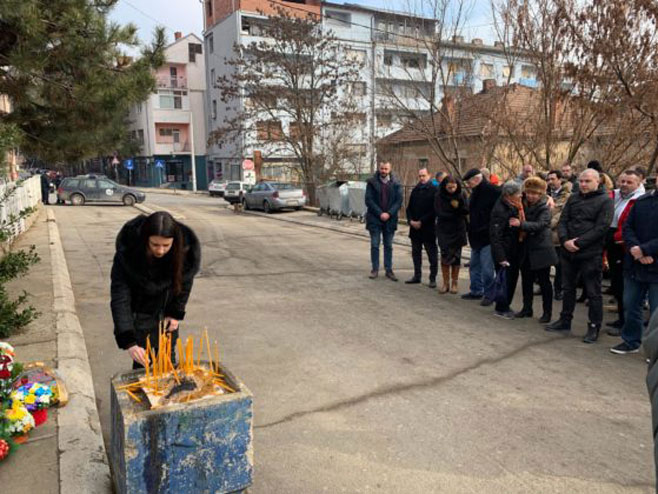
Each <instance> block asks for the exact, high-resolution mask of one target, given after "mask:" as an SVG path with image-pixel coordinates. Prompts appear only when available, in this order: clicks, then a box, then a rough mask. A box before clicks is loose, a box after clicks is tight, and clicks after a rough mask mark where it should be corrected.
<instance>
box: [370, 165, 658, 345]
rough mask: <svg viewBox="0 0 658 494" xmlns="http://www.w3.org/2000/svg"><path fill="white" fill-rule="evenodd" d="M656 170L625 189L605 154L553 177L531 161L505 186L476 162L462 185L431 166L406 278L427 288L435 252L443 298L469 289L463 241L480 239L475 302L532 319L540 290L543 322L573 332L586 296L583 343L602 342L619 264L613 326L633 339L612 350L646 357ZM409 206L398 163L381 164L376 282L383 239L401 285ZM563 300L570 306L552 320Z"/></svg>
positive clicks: (418, 189)
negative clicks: (394, 166)
mask: <svg viewBox="0 0 658 494" xmlns="http://www.w3.org/2000/svg"><path fill="white" fill-rule="evenodd" d="M645 174H646V172H645V171H644V170H643V169H642V168H641V167H636V168H631V169H628V170H625V171H624V172H623V173H621V175H619V177H618V179H617V188H615V187H614V185H612V184H613V181H612V179H611V178H610V177H609V176H608V175H607V174H606V173H604V172H603V169H602V167H601V165H600V163H599V162H597V161H592V162H590V163H589V164H588V165H587V168H586V169H585V170H584V171H583V172H582V173H580V175H578V176H576V175H574V173H573V169H572V167H571V165H570V164H569V163H565V164H564V165H563V166H562V167H561V169H555V170H551V171H549V172H548V173H546V174H545V175H543V176H541V177H540V176H538V175H536V174H535V172H534V169H533V167H532V165H528V164H526V165H525V166H524V167H523V169H522V172H521V173H520V174H519V175H518V176H516V177H514V178H513V179H511V180H508V181H507V182H505V183H504V184H503V185H502V186H496V185H493V184H492V183H491V182H490V181H489V180H488V179H487V176H490V174H489V171H488V170H482V169H477V168H473V169H471V170H469V171H467V172H466V173H465V174H464V175H463V177H462V179H461V180H460V179H458V178H457V177H453V176H451V175H446V174H445V173H441V172H440V173H439V174H437V176H436V180H432V177H431V175H430V173H429V171H428V170H427V169H426V168H423V169H421V170H419V172H418V184H417V185H416V186H415V187H414V189H413V190H412V192H411V195H410V196H409V201H408V205H407V208H406V216H407V222H408V224H409V237H410V239H411V250H412V259H413V265H414V274H413V276H412V277H411V278H410V279H409V280H407V281H406V283H408V284H418V283H421V274H422V260H423V250H425V252H426V253H427V258H428V260H429V265H430V269H429V287H430V288H435V287H437V276H438V272H439V264H440V266H441V275H442V283H441V286H440V288H439V293H447V292H450V293H457V291H458V279H459V270H460V266H461V257H462V256H461V254H462V248H463V247H464V246H465V245H467V243H468V244H469V245H470V248H471V257H470V264H469V275H470V286H469V290H468V292H467V293H465V294H464V295H462V298H463V299H466V300H477V301H479V303H480V305H482V306H491V305H494V314H495V315H496V316H499V317H502V318H505V319H510V320H511V319H519V318H531V317H533V316H534V314H535V311H534V308H533V300H534V296H535V294H536V292H535V285H538V287H539V294H541V305H542V311H541V316H540V317H539V322H540V323H542V324H544V325H545V329H546V330H547V331H553V332H566V331H570V330H571V327H572V319H573V314H574V311H575V308H576V303H577V302H578V301H579V300H580V301H584V300H586V301H587V304H588V323H587V328H586V331H585V336H584V338H583V342H585V343H594V342H596V341H597V340H598V337H599V334H600V330H601V326H602V324H603V293H602V277H603V271H604V268H605V267H608V266H609V272H610V278H611V291H610V293H611V295H613V296H614V297H615V298H616V300H617V305H618V319H617V320H616V321H614V322H611V323H609V324H608V326H609V327H610V329H609V331H608V333H609V334H610V335H612V336H621V338H622V342H621V343H620V344H618V345H616V346H615V347H613V348H612V349H611V351H612V352H613V353H617V354H627V353H635V352H637V351H638V349H639V347H640V345H641V343H642V327H643V323H644V320H643V317H642V316H643V307H644V304H645V301H646V300H647V299H648V302H649V306H650V309H651V312H653V311H655V310H656V309H657V308H658V221H656V220H655V217H654V218H652V216H651V214H652V211H651V210H652V208H656V207H658V195H657V194H656V192H655V191H654V192H652V193H649V194H647V193H646V191H645V190H644V186H643V182H644V181H645V178H646V177H645ZM462 183H463V185H464V188H465V189H468V190H469V191H470V194H469V195H468V196H467V194H466V192H465V191H463V190H462ZM402 201H403V194H402V186H401V184H400V182H399V181H398V180H397V179H396V178H395V177H394V175H393V174H392V173H391V164H390V162H383V163H381V164H380V166H379V170H378V172H377V173H376V174H375V175H374V176H373V177H372V178H371V179H370V180H369V181H368V185H367V189H366V205H367V207H368V214H367V225H366V227H367V229H368V230H369V232H370V236H371V260H372V270H371V272H370V278H371V279H374V278H377V277H378V275H379V247H380V243H381V240H382V239H383V243H384V267H385V272H386V277H387V278H389V279H391V280H393V281H397V280H398V279H397V277H396V275H395V274H394V272H393V256H392V245H393V237H394V234H395V231H396V229H397V225H398V216H399V211H400V208H401V206H402ZM653 214H655V213H653ZM467 241H468V242H467ZM439 251H440V256H439ZM552 269H554V271H555V279H554V281H553V282H552V281H551V271H552ZM519 278H520V279H521V293H522V300H523V303H522V307H521V310H519V311H516V312H515V311H513V310H512V308H511V306H512V302H513V300H514V294H515V292H516V287H517V284H518V281H519ZM579 287H582V296H581V297H580V299H579V298H578V297H577V289H578V288H579ZM554 300H558V301H562V309H561V311H560V314H559V317H558V318H557V319H556V320H554V321H553V322H551V320H552V319H553V302H554Z"/></svg>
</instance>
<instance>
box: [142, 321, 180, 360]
mask: <svg viewBox="0 0 658 494" xmlns="http://www.w3.org/2000/svg"><path fill="white" fill-rule="evenodd" d="M133 320H134V321H135V336H136V337H137V346H140V347H142V348H144V349H145V348H146V340H147V338H148V340H149V342H150V344H151V348H153V351H154V352H155V354H156V356H157V355H158V353H159V352H160V348H159V343H160V342H159V341H158V336H159V334H158V331H159V327H160V318H159V317H158V316H152V315H150V314H135V315H134V317H133ZM171 338H172V340H171V362H172V363H173V364H174V365H176V342H177V341H178V330H176V331H173V332H172V333H171ZM150 358H151V356H150V355H149V359H150ZM143 368H144V366H143V365H142V364H138V363H137V362H135V361H134V360H133V369H143Z"/></svg>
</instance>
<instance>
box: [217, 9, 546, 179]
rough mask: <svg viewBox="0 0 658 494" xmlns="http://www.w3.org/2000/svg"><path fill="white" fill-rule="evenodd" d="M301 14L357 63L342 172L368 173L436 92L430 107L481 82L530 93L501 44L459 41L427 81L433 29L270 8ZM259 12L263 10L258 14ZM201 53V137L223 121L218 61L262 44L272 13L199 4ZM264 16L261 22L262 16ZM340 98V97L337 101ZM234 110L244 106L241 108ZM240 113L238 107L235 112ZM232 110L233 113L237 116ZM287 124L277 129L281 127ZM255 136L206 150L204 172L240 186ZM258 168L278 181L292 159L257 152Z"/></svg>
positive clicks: (531, 72) (370, 15) (360, 12)
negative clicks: (381, 145)
mask: <svg viewBox="0 0 658 494" xmlns="http://www.w3.org/2000/svg"><path fill="white" fill-rule="evenodd" d="M276 5H278V6H284V7H288V8H289V9H290V11H291V12H293V13H298V14H300V15H302V14H305V13H306V12H312V13H315V14H318V15H321V16H322V23H323V28H324V29H325V30H326V31H331V32H332V33H333V34H334V36H336V37H337V38H338V39H339V40H340V42H341V43H343V44H344V45H345V49H346V51H347V53H348V55H349V56H350V57H352V58H354V59H355V60H358V61H359V62H361V63H362V70H361V73H360V81H359V82H358V83H357V84H355V85H354V88H353V91H356V93H353V95H354V94H355V95H356V96H358V109H357V113H355V118H354V122H355V124H356V125H355V127H359V129H358V132H355V133H354V135H352V136H350V139H351V141H350V142H349V146H350V147H351V148H352V150H353V151H354V152H355V153H356V154H357V155H358V156H359V158H358V160H356V161H357V162H358V164H357V165H355V166H354V167H353V169H351V170H347V171H348V172H352V173H355V174H361V173H364V172H370V171H371V170H372V169H374V166H375V162H376V143H377V141H378V140H379V139H381V138H383V137H384V136H386V135H388V134H390V133H392V132H394V131H396V130H398V129H400V128H401V127H402V126H403V125H404V115H405V114H406V113H408V112H409V111H416V112H424V111H429V108H430V106H429V101H428V97H429V96H430V95H431V94H432V91H431V88H432V85H435V91H434V93H433V94H434V95H435V105H436V106H440V101H441V99H442V98H443V96H444V95H445V94H447V93H449V92H454V91H464V90H466V91H469V92H477V91H479V88H480V87H482V84H483V81H484V80H491V79H495V80H496V81H497V82H498V83H499V84H500V85H503V84H506V83H519V84H523V85H526V86H529V87H536V86H537V81H536V69H535V67H534V66H533V65H532V64H530V63H528V62H524V61H522V60H519V59H518V58H517V59H516V60H514V63H512V62H511V61H510V60H509V58H508V56H507V55H506V51H505V50H504V49H503V47H502V46H501V45H500V44H495V45H493V46H488V45H485V44H484V43H483V42H482V40H480V39H473V40H470V41H467V40H465V39H464V38H462V37H458V36H456V37H454V38H453V39H450V40H445V41H444V42H443V43H442V44H441V50H442V52H441V60H442V63H443V64H445V67H444V68H445V70H444V71H442V75H441V77H431V76H430V75H428V74H430V73H431V72H432V71H431V70H428V68H429V64H430V60H431V58H432V56H431V55H432V53H431V51H430V50H429V49H428V47H430V46H431V43H433V42H434V41H435V40H436V33H437V28H438V26H437V23H436V20H435V19H427V18H423V17H418V16H414V15H409V14H405V13H402V12H394V11H388V10H384V9H375V8H369V7H362V6H358V5H354V4H339V3H331V2H322V3H320V2H317V1H313V0H295V1H285V0H281V1H278V2H276ZM259 11H262V13H260V12H259ZM205 13H206V19H205V22H206V29H205V36H204V38H205V40H204V41H205V53H206V65H207V76H208V93H207V94H208V107H209V108H210V109H211V110H210V112H209V115H208V124H207V125H208V130H209V132H212V130H213V129H215V128H217V127H219V126H221V124H222V122H223V121H224V119H225V118H226V117H227V116H228V115H226V113H224V112H225V110H224V108H223V105H221V104H220V95H219V92H218V91H217V88H215V87H213V81H216V79H217V77H220V76H222V75H225V74H226V70H227V68H226V66H225V63H224V60H225V59H230V58H232V57H233V56H234V54H233V46H234V45H235V44H237V45H247V44H249V43H250V42H252V41H255V40H259V39H262V38H261V29H260V28H259V26H261V25H262V23H263V22H266V17H267V15H268V14H274V12H272V4H271V3H270V2H269V1H268V0H248V1H247V0H212V1H211V0H209V1H207V2H206V10H205ZM263 14H265V15H263ZM339 97H340V95H339ZM241 104H244V102H242V103H241ZM238 107H239V105H238ZM237 111H239V110H237ZM291 124H293V123H292V122H285V121H282V122H279V123H277V125H280V126H281V128H284V129H285V128H288V126H290V125H291ZM257 136H258V133H256V136H255V137H248V136H243V138H242V140H241V141H240V142H234V143H231V144H226V143H225V144H222V145H212V146H210V147H209V150H208V155H209V156H208V160H209V168H212V169H213V171H214V174H215V176H217V177H222V178H225V179H239V178H240V174H241V167H240V163H241V162H242V160H243V159H244V158H251V157H252V156H253V154H254V153H257V154H258V153H260V152H261V151H262V148H263V144H262V143H259V142H258V137H257ZM263 156H264V157H265V162H264V169H267V170H268V172H267V173H268V174H269V175H271V176H272V177H273V178H280V179H285V178H286V177H285V173H286V172H285V170H287V169H289V167H290V164H291V162H293V161H294V158H293V157H291V156H286V155H284V154H277V153H276V152H275V153H263Z"/></svg>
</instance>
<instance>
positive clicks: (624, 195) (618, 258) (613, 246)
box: [605, 169, 645, 336]
mask: <svg viewBox="0 0 658 494" xmlns="http://www.w3.org/2000/svg"><path fill="white" fill-rule="evenodd" d="M618 183H619V188H618V189H615V190H613V191H612V192H611V193H610V195H611V197H612V200H613V202H614V207H615V212H614V215H613V217H612V223H611V224H610V229H609V230H608V236H607V238H606V246H605V250H606V254H607V258H608V266H609V269H610V288H611V290H612V295H614V297H615V299H617V320H616V321H613V322H611V323H608V324H607V326H609V327H611V328H612V330H611V331H608V334H611V336H619V335H620V330H621V328H622V327H623V326H624V257H625V252H624V242H623V233H622V226H623V223H624V222H625V221H626V219H627V218H628V214H629V213H630V210H631V208H632V207H633V204H635V201H636V199H637V198H638V197H641V196H643V195H644V194H645V190H644V186H643V185H642V183H641V180H640V175H639V174H638V173H637V172H636V171H635V170H633V169H630V170H626V171H624V172H623V173H622V174H621V175H619V179H618Z"/></svg>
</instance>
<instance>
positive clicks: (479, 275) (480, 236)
mask: <svg viewBox="0 0 658 494" xmlns="http://www.w3.org/2000/svg"><path fill="white" fill-rule="evenodd" d="M463 179H464V183H465V184H466V186H467V187H468V188H469V189H471V191H472V193H471V197H470V201H469V208H468V213H469V223H468V241H469V243H470V245H471V262H470V267H469V274H470V277H471V287H470V291H469V292H468V293H466V294H464V295H462V298H463V299H467V300H480V299H482V297H483V296H484V294H485V293H487V292H488V291H489V289H490V288H491V286H492V285H493V282H494V276H495V270H494V262H493V257H492V256H491V240H490V238H489V225H490V224H491V210H492V209H493V207H494V205H495V204H496V201H497V200H498V198H499V197H500V188H498V187H496V186H495V185H491V184H490V183H489V182H488V181H487V179H486V178H484V176H483V175H482V172H481V171H480V170H479V169H478V168H472V169H471V170H469V171H467V172H466V174H465V175H464V177H463ZM492 303H493V302H492V301H491V300H488V299H486V298H485V299H483V300H482V302H481V305H484V306H488V305H491V304H492Z"/></svg>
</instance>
